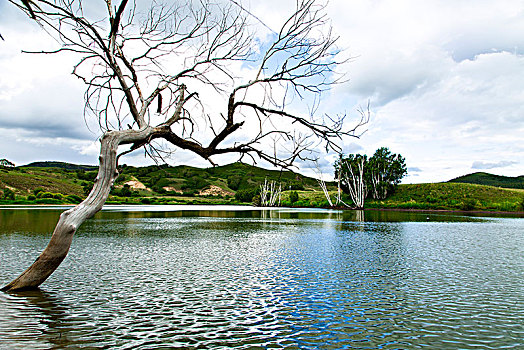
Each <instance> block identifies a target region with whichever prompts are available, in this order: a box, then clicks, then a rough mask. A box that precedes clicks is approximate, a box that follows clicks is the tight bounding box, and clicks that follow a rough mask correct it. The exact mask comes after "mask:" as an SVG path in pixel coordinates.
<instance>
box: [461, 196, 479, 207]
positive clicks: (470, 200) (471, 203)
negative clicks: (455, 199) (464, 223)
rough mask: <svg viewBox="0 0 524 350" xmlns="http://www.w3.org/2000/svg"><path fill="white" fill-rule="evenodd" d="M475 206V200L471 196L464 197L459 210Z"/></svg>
mask: <svg viewBox="0 0 524 350" xmlns="http://www.w3.org/2000/svg"><path fill="white" fill-rule="evenodd" d="M476 207H477V201H476V200H475V199H473V198H466V199H464V200H463V201H462V203H461V205H460V209H461V210H473V209H475V208H476Z"/></svg>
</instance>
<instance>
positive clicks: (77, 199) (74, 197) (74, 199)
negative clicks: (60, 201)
mask: <svg viewBox="0 0 524 350" xmlns="http://www.w3.org/2000/svg"><path fill="white" fill-rule="evenodd" d="M65 200H66V201H67V202H69V203H74V204H77V203H80V202H81V201H82V198H80V197H79V196H77V195H76V194H70V195H68V196H66V197H65Z"/></svg>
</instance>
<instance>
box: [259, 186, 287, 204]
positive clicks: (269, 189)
mask: <svg viewBox="0 0 524 350" xmlns="http://www.w3.org/2000/svg"><path fill="white" fill-rule="evenodd" d="M281 194H282V184H281V183H278V187H277V182H276V181H267V179H264V184H263V185H260V205H261V206H263V207H274V206H276V205H278V206H280V199H281Z"/></svg>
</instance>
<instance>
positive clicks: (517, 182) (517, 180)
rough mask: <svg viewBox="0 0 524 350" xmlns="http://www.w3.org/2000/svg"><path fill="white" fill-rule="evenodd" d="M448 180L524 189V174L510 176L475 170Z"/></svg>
mask: <svg viewBox="0 0 524 350" xmlns="http://www.w3.org/2000/svg"><path fill="white" fill-rule="evenodd" d="M448 182H458V183H468V184H476V185H485V186H494V187H502V188H518V189H524V175H521V176H516V177H510V176H500V175H493V174H488V173H484V172H477V173H473V174H468V175H464V176H460V177H457V178H455V179H452V180H449V181H448Z"/></svg>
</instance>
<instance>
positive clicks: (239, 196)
mask: <svg viewBox="0 0 524 350" xmlns="http://www.w3.org/2000/svg"><path fill="white" fill-rule="evenodd" d="M259 191H260V189H259V188H258V186H257V187H256V188H251V189H245V190H238V191H237V193H235V199H236V200H237V201H240V202H245V203H249V202H252V201H253V197H255V196H256V195H257V194H258V193H259Z"/></svg>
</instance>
